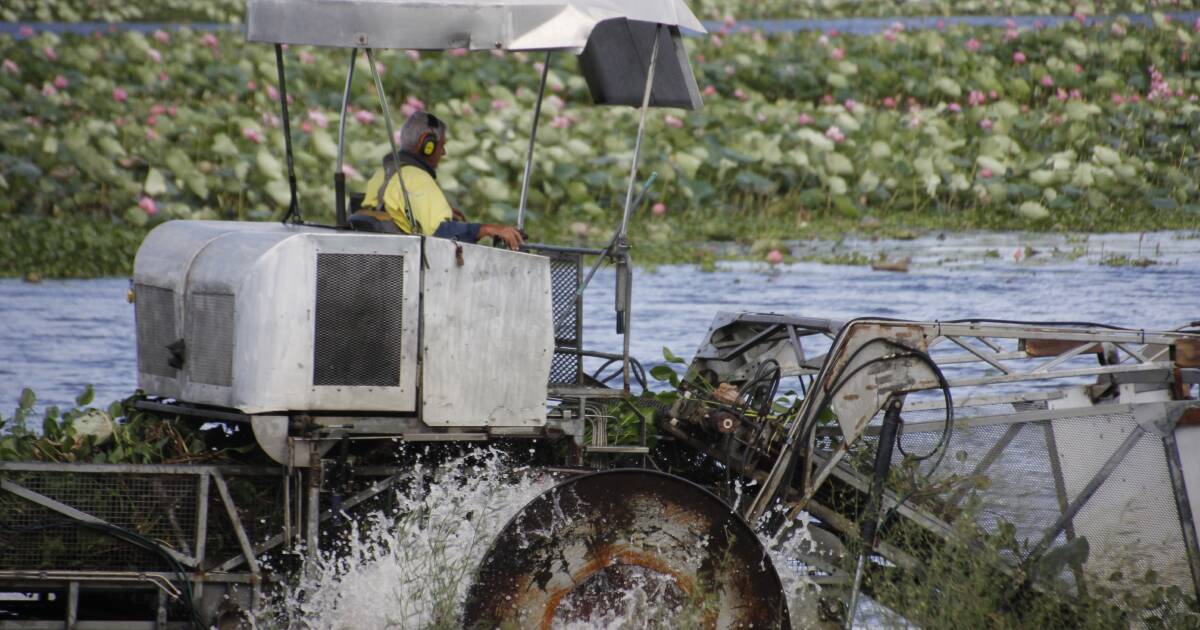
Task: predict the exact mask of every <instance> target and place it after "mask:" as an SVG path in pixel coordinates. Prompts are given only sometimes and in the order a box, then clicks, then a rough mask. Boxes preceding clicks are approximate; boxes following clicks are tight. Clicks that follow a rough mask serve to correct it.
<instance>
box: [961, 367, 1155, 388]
mask: <svg viewBox="0 0 1200 630" xmlns="http://www.w3.org/2000/svg"><path fill="white" fill-rule="evenodd" d="M1171 367H1173V364H1172V363H1171V362H1169V361H1166V362H1161V363H1143V364H1139V365H1105V366H1100V367H1094V368H1080V369H1076V370H1063V371H1061V372H1018V373H1016V374H1002V375H1000V376H984V377H979V378H967V379H962V380H957V381H950V386H951V387H974V386H977V385H993V384H997V383H1018V382H1021V381H1047V380H1053V379H1059V378H1069V377H1074V376H1099V375H1101V374H1121V373H1126V372H1149V371H1152V370H1166V369H1170V368H1171Z"/></svg>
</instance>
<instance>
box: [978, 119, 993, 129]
mask: <svg viewBox="0 0 1200 630" xmlns="http://www.w3.org/2000/svg"><path fill="white" fill-rule="evenodd" d="M979 127H980V128H981V129H983V130H984V131H991V129H992V119H991V118H984V119H983V120H981V121H979Z"/></svg>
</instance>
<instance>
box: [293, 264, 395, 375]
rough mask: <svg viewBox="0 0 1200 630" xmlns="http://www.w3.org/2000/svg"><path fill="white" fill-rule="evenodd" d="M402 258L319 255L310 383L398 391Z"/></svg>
mask: <svg viewBox="0 0 1200 630" xmlns="http://www.w3.org/2000/svg"><path fill="white" fill-rule="evenodd" d="M403 309H404V257H403V256H385V255H375V254H317V308H316V322H315V324H314V330H313V337H314V343H313V385H326V386H328V385H334V386H337V385H346V386H376V387H397V386H399V385H400V362H401V358H402V352H401V347H402V345H401V332H402V331H403V329H404V321H403V319H402V318H403Z"/></svg>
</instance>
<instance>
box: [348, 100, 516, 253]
mask: <svg viewBox="0 0 1200 630" xmlns="http://www.w3.org/2000/svg"><path fill="white" fill-rule="evenodd" d="M446 132H447V129H446V124H445V123H444V122H442V121H441V120H440V119H438V117H437V116H434V115H433V114H430V113H427V112H415V113H414V114H413V115H412V116H409V117H408V120H406V121H404V126H403V127H401V128H400V147H399V149H400V151H399V153H400V169H399V172H398V173H397V169H396V168H395V166H394V160H393V158H392V154H391V153H390V152H389V153H388V154H387V156H385V157H384V158H383V168H381V169H379V170H378V171H376V172H375V174H374V175H372V176H371V179H370V180H369V181H367V187H366V190H365V195H364V197H363V202H362V208H363V210H361V211H360V212H364V213H366V214H369V215H371V216H374V217H375V218H377V219H380V220H383V221H387V220H390V221H391V223H394V224H395V226H396V228H397V229H398V230H399V231H400V232H401V233H403V234H424V235H425V236H437V237H440V238H450V239H455V240H458V241H463V242H467V243H474V242H476V241H478V240H479V239H481V238H485V237H488V236H495V237H498V238H500V239H501V240H503V241H504V243H505V244H506V245H508V248H509V249H511V250H513V251H516V250H518V249H520V248H521V245H522V244H524V241H525V239H524V237H523V235H522V234H521V232H520V231H519V230H517V229H516V228H514V227H510V226H507V225H498V224H494V223H467V222H466V221H465V220H464V218H463V215H462V213H460V212H459V211H458V210H455V209H453V208H451V207H450V204H449V203H448V202H447V201H446V196H445V195H444V194H443V193H442V189H441V187H440V186H438V184H437V167H438V163H439V162H441V160H442V156H444V155H446V136H447V133H446ZM385 176H386V178H387V183H386V184H384V178H385ZM401 177H403V178H404V180H403V185H401V181H400V178H401ZM381 187H382V188H383V192H382V195H381V194H380V188H381ZM381 196H382V197H383V200H382V201H383V202H382V203H380V197H381ZM406 206H407V207H408V208H409V210H410V212H411V216H412V218H413V220H414V221H415V222H416V228H415V229H414V228H413V226H412V225H411V224H410V222H409V219H408V217H409V215H408V214H407V213H405V211H404V209H405V207H406ZM385 213H386V216H384V214H385Z"/></svg>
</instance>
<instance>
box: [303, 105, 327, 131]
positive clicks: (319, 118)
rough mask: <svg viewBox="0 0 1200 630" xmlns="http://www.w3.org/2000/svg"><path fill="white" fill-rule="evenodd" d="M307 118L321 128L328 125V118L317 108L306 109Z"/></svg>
mask: <svg viewBox="0 0 1200 630" xmlns="http://www.w3.org/2000/svg"><path fill="white" fill-rule="evenodd" d="M308 119H309V120H311V121H312V122H313V124H314V125H316V126H318V127H320V128H321V129H324V128H326V127H328V126H329V118H328V117H327V116H325V113H324V112H322V111H321V110H319V109H310V110H308Z"/></svg>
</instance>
